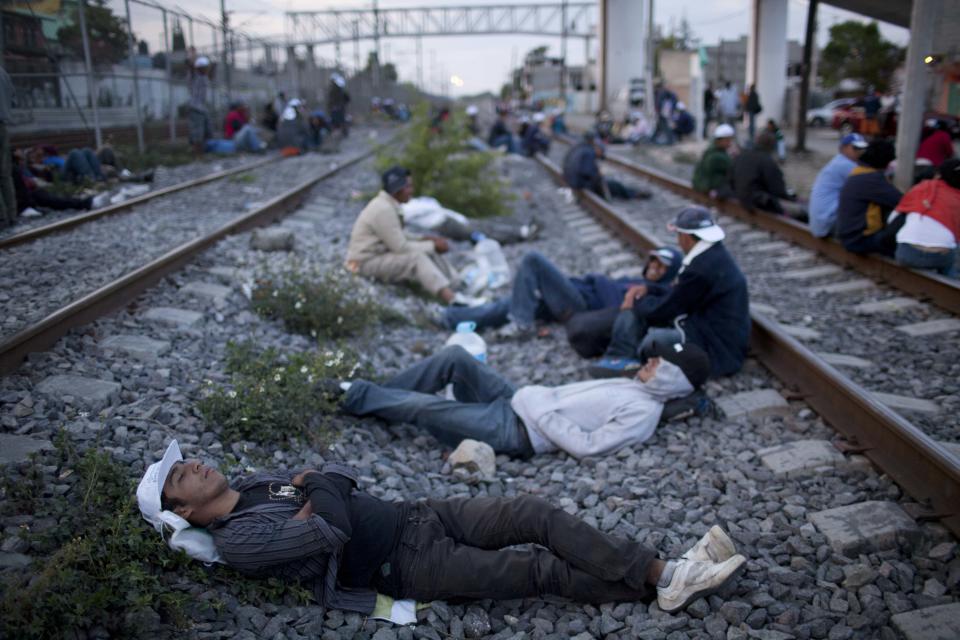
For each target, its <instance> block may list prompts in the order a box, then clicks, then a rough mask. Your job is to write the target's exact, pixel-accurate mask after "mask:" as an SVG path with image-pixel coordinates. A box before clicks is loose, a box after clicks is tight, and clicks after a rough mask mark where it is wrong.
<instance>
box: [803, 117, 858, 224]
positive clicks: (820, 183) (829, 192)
mask: <svg viewBox="0 0 960 640" xmlns="http://www.w3.org/2000/svg"><path fill="white" fill-rule="evenodd" d="M866 148H867V141H866V139H865V138H864V137H863V136H862V135H860V134H859V133H851V134H848V135H845V136H843V138H842V139H841V140H840V151H839V152H838V153H837V155H835V156H834V157H833V159H832V160H830V162H828V163H827V164H826V166H824V167H823V169H821V170H820V173H818V174H817V179H816V180H814V181H813V190H812V191H811V192H810V233H812V234H813V235H814V236H815V237H817V238H826V237H829V236H830V235H832V234H833V227H834V225H835V224H836V223H837V204H838V202H839V201H840V189H842V188H843V183H844V182H846V181H847V177H848V176H849V175H850V172H851V171H853V170H854V168H855V167H856V166H857V160H859V159H860V156H861V155H862V154H863V150H864V149H866Z"/></svg>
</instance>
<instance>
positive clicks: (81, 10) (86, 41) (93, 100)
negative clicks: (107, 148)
mask: <svg viewBox="0 0 960 640" xmlns="http://www.w3.org/2000/svg"><path fill="white" fill-rule="evenodd" d="M86 6H87V0H80V1H79V2H77V14H78V15H79V16H80V37H81V39H82V41H83V62H84V64H85V65H86V67H87V93H88V94H89V95H90V108H91V109H92V110H93V135H94V140H96V143H97V147H100V146H102V145H103V133H102V132H101V131H100V109H99V108H98V107H97V81H96V78H94V77H93V61H92V60H91V58H90V37H89V36H88V35H87V17H86V13H87V12H86Z"/></svg>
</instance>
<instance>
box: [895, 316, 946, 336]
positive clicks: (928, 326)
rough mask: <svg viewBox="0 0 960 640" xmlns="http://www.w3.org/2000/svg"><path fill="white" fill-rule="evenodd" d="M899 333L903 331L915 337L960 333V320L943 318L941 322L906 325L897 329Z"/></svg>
mask: <svg viewBox="0 0 960 640" xmlns="http://www.w3.org/2000/svg"><path fill="white" fill-rule="evenodd" d="M897 331H902V332H904V333H905V334H907V335H908V336H914V337H920V336H932V335H936V334H938V333H947V332H950V331H960V318H943V319H941V320H928V321H927V322H917V323H914V324H905V325H902V326H899V327H897Z"/></svg>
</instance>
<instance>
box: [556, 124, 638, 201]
mask: <svg viewBox="0 0 960 640" xmlns="http://www.w3.org/2000/svg"><path fill="white" fill-rule="evenodd" d="M603 154H604V146H603V142H601V141H600V138H598V137H596V136H595V135H594V134H592V133H586V134H584V136H583V141H582V142H579V143H578V144H575V145H573V147H571V148H570V151H568V152H567V155H566V156H564V158H563V179H564V181H565V182H566V183H567V184H568V185H569V186H570V188H571V189H586V190H588V191H593V192H594V193H595V194H597V195H598V196H600V197H601V198H603V199H604V200H610V199H611V198H620V199H622V200H631V199H633V198H649V197H650V193H648V192H646V191H640V190H639V189H635V188H633V187H627V186H626V185H624V184H623V183H621V182H619V181H617V180H612V179H610V178H605V177H604V176H603V174H601V173H600V164H599V163H598V162H597V160H598V159H600V158H603Z"/></svg>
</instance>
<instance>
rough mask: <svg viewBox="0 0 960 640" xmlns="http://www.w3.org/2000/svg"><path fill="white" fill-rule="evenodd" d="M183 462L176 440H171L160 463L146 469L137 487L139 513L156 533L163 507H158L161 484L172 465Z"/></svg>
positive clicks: (158, 529) (161, 523)
mask: <svg viewBox="0 0 960 640" xmlns="http://www.w3.org/2000/svg"><path fill="white" fill-rule="evenodd" d="M181 460H183V455H182V454H181V453H180V445H178V444H177V441H176V440H171V441H170V444H169V445H168V446H167V451H166V452H165V453H164V454H163V458H162V459H161V460H160V462H154V463H153V464H152V465H150V466H149V467H147V471H146V473H144V474H143V478H142V479H141V480H140V484H139V485H138V486H137V504H138V505H140V513H141V514H143V518H144V519H145V520H146V521H147V522H149V523H150V524H152V525H153V526H154V527H155V528H156V529H157V531H160V529H161V527H162V526H163V519H162V518H161V515H160V514H161V513H162V512H163V507H161V506H160V496H161V494H163V484H164V483H165V482H166V481H167V476H168V475H170V469H172V468H173V465H175V464H176V463H178V462H180V461H181Z"/></svg>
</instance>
